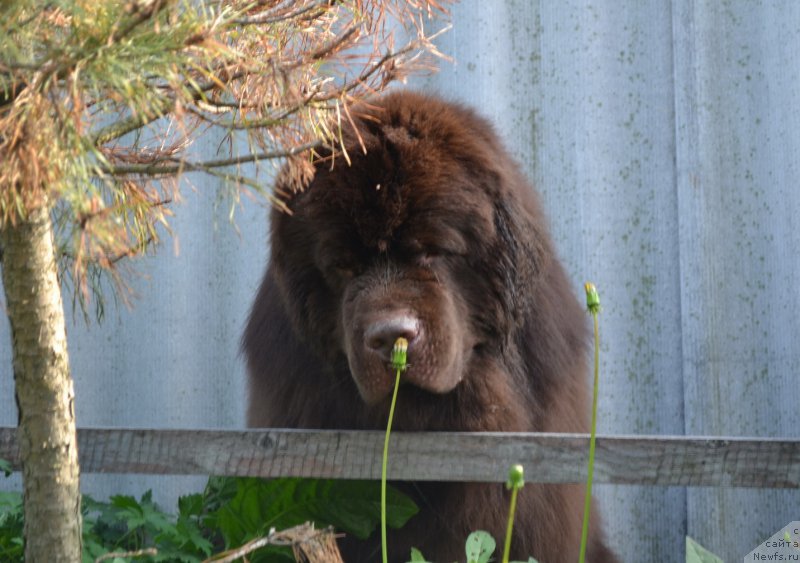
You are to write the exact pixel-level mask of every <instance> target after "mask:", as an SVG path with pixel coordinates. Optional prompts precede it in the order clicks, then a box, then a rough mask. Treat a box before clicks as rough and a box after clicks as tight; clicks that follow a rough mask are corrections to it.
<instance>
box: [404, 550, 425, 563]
mask: <svg viewBox="0 0 800 563" xmlns="http://www.w3.org/2000/svg"><path fill="white" fill-rule="evenodd" d="M409 563H428V560H427V559H425V556H423V555H422V553H421V552H420V550H418V549H417V548H416V547H412V548H411V559H410V560H409Z"/></svg>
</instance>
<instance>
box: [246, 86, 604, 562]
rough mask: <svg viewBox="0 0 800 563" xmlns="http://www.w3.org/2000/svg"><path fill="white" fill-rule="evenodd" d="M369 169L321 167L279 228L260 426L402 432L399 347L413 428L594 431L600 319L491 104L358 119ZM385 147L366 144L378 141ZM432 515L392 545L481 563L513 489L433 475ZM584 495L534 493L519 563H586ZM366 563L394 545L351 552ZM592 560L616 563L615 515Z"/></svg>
mask: <svg viewBox="0 0 800 563" xmlns="http://www.w3.org/2000/svg"><path fill="white" fill-rule="evenodd" d="M352 113H353V116H354V119H355V125H356V128H357V131H355V130H353V129H352V128H349V127H345V128H344V131H343V136H344V142H345V146H346V148H347V152H348V154H349V158H350V160H351V163H350V164H349V165H348V163H346V162H345V159H344V158H341V156H340V157H339V158H337V159H336V162H335V166H333V167H332V166H331V163H330V162H329V161H328V162H321V163H319V164H318V165H317V166H316V169H315V172H314V177H313V179H312V180H311V182H310V184H309V185H308V187H307V188H306V189H305V190H303V191H299V192H296V193H295V192H293V191H292V190H291V188H290V187H289V186H288V185H286V184H285V182H283V181H281V180H279V182H278V188H279V189H282V190H283V191H284V192H289V193H290V195H289V196H288V200H287V205H288V207H289V209H290V210H291V213H285V212H279V211H274V212H273V213H272V218H271V221H272V223H271V226H272V237H271V261H270V264H269V267H268V268H267V271H266V274H265V276H264V280H263V282H262V284H261V287H260V289H259V291H258V295H257V296H256V299H255V303H254V304H253V309H252V312H251V314H250V318H249V320H248V323H247V328H246V330H245V333H244V340H243V346H244V352H245V354H246V357H247V362H248V368H249V376H250V381H249V385H250V395H249V406H248V424H249V425H250V426H252V427H291V428H329V429H383V428H385V425H386V419H387V413H388V403H389V397H390V393H391V390H392V386H393V383H394V374H393V372H392V370H391V368H390V366H389V355H390V351H391V348H392V345H393V343H394V341H395V339H396V338H397V337H399V336H403V337H405V338H406V339H407V340H408V342H409V351H408V362H409V368H408V370H407V371H406V372H405V373H404V383H405V385H403V386H402V388H401V389H400V396H399V399H398V400H399V408H398V411H397V413H396V420H395V424H394V429H395V430H398V431H415V430H451V431H452V430H456V431H544V432H548V431H552V432H583V431H586V429H587V418H588V417H587V411H588V407H587V400H586V395H587V394H586V361H585V360H586V355H587V354H586V341H587V329H586V325H587V317H586V314H585V313H584V311H583V310H582V308H581V306H580V305H579V304H578V302H577V300H576V298H575V296H574V295H573V288H572V285H571V284H570V283H569V281H568V280H567V279H566V276H565V274H564V271H563V269H562V267H561V265H560V264H559V262H558V260H557V258H556V256H555V252H554V249H553V244H552V243H551V241H550V237H549V236H548V233H547V227H546V222H545V219H544V217H543V216H542V211H541V209H540V206H539V204H538V203H537V200H536V196H535V195H534V192H533V190H532V189H531V187H530V185H529V184H528V182H527V181H526V180H525V178H524V177H523V175H522V174H521V173H520V170H519V168H518V167H517V165H516V164H515V163H514V162H513V160H512V159H511V157H510V156H509V155H508V153H507V152H506V151H505V150H504V149H503V147H502V145H501V143H500V141H499V140H498V138H497V136H496V135H495V134H494V132H493V131H492V128H491V126H490V125H489V124H488V123H487V122H486V121H484V120H483V119H481V118H479V117H478V116H476V115H475V114H474V113H473V112H472V111H470V110H468V109H465V108H463V107H461V106H458V105H454V104H451V103H447V102H444V101H442V100H439V99H436V98H432V97H428V96H423V95H419V94H413V93H409V92H399V93H394V94H390V95H387V96H385V97H383V98H380V99H378V100H375V101H374V102H373V103H372V104H370V105H364V106H361V107H358V108H354V110H353V112H352ZM364 148H365V149H366V152H365V151H364V150H363V149H364ZM409 490H410V492H411V494H412V495H413V496H414V498H415V499H416V501H417V502H418V504H419V505H420V513H419V514H418V515H417V516H415V517H414V518H412V519H411V521H409V523H408V525H407V526H406V527H405V528H404V529H402V530H399V531H395V532H394V533H393V534H392V535H390V537H389V548H390V549H391V554H392V555H391V559H392V561H407V560H408V557H409V548H410V547H411V546H415V547H418V548H419V549H420V550H421V551H422V553H423V554H425V556H426V557H428V558H429V559H430V560H433V561H456V560H459V559H463V556H464V540H465V539H466V537H467V535H468V534H469V532H470V531H474V530H478V529H483V530H487V531H489V532H490V533H492V535H494V536H495V538H497V539H498V541H500V540H501V539H502V537H503V536H504V530H505V521H506V511H507V507H508V498H507V493H506V492H505V491H504V488H503V487H502V485H499V484H479V483H466V484H465V483H416V484H414V485H413V486H412V487H409ZM583 490H584V487H583V486H580V485H536V484H529V485H528V486H526V487H525V488H524V489H523V490H522V492H521V494H520V498H519V501H518V508H517V517H516V524H515V528H514V530H515V532H516V533H515V539H514V542H513V546H512V550H511V551H512V556H513V557H514V558H516V559H524V560H527V557H528V556H534V557H536V558H537V559H538V560H539V561H542V562H543V563H557V562H561V561H564V562H567V561H569V562H574V561H577V559H578V557H577V551H578V546H579V543H580V530H581V519H582V513H583V509H582V505H583ZM342 548H343V554H344V556H345V560H346V561H348V562H351V563H358V562H360V561H372V560H376V559H378V556H377V553H378V552H379V550H377V548H376V543H374V542H373V543H372V544H370V543H369V542H367V543H363V542H362V543H359V542H352V543H351V542H349V541H347V540H345V541H344V542H343V545H342ZM588 560H589V561H592V562H595V563H597V562H606V561H614V560H615V558H614V556H613V555H612V554H611V552H610V551H609V550H608V549H607V548H606V547H605V545H604V544H603V540H602V537H601V532H600V527H599V524H598V520H597V518H595V519H594V526H593V527H592V531H591V540H590V545H589V557H588Z"/></svg>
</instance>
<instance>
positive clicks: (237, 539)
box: [212, 478, 418, 547]
mask: <svg viewBox="0 0 800 563" xmlns="http://www.w3.org/2000/svg"><path fill="white" fill-rule="evenodd" d="M236 486H237V490H236V494H235V495H234V496H233V498H231V499H230V500H229V501H227V502H224V503H222V504H221V506H220V509H219V510H218V511H217V512H216V514H215V515H212V519H216V522H217V525H218V528H219V530H220V531H221V533H222V535H223V538H224V539H225V544H226V545H227V546H228V547H233V546H238V545H241V544H243V543H244V542H245V541H247V540H249V539H252V538H254V537H256V536H259V535H262V534H263V533H265V532H267V531H268V530H269V529H270V528H273V527H274V528H276V529H279V530H280V529H285V528H290V527H292V526H297V525H299V524H302V523H304V522H308V521H313V522H314V523H315V524H317V526H318V527H322V526H329V525H330V526H334V527H335V528H337V529H338V530H342V531H344V532H346V533H348V534H352V535H354V536H356V537H358V538H362V539H363V538H367V537H369V535H370V534H371V533H372V532H373V531H374V530H375V528H376V527H377V525H378V523H379V522H380V483H378V482H377V481H341V480H340V481H336V480H323V479H273V480H269V481H264V480H262V479H255V478H246V479H241V478H239V479H236ZM417 510H418V509H417V507H416V505H415V504H414V503H413V502H412V501H411V500H410V499H409V498H408V497H407V496H405V495H403V494H402V493H400V492H399V491H397V490H396V489H391V488H390V489H389V490H388V491H387V522H388V525H389V526H392V527H393V528H398V527H400V526H402V525H403V524H405V523H406V521H407V520H408V519H409V518H410V517H411V516H413V515H414V514H416V513H417Z"/></svg>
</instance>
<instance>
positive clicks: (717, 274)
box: [673, 1, 800, 560]
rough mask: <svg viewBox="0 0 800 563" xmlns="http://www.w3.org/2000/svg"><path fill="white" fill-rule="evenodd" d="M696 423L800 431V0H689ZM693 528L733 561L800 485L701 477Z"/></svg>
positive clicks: (739, 430) (683, 123)
mask: <svg viewBox="0 0 800 563" xmlns="http://www.w3.org/2000/svg"><path fill="white" fill-rule="evenodd" d="M673 11H674V14H675V18H674V21H675V46H676V50H675V53H676V55H675V61H676V77H678V79H677V80H676V85H677V86H678V88H676V131H677V135H678V137H677V138H678V151H677V171H678V183H677V191H678V200H679V206H678V219H679V224H680V257H681V262H680V270H681V301H682V324H683V350H684V353H683V377H684V381H685V385H686V387H685V401H686V422H685V424H686V431H687V433H690V434H733V435H754V436H781V435H784V436H786V435H788V436H796V435H797V434H798V432H799V431H800V409H798V398H799V397H800V380H798V378H797V374H798V367H800V347H798V345H797V342H798V336H800V334H799V332H800V324H799V323H798V320H797V312H798V310H800V292H798V291H797V289H796V286H795V284H794V280H796V279H797V274H798V262H797V258H796V255H795V251H794V249H795V248H797V245H798V243H799V242H800V235H798V231H797V221H798V213H799V212H800V190H798V185H797V184H798V161H799V160H800V138H799V137H798V133H797V126H798V117H797V109H798V103H797V94H798V91H800V73H799V72H798V65H797V55H798V52H800V5H799V4H797V3H795V2H764V3H750V2H727V3H718V2H689V1H680V2H675V5H674V10H673ZM687 500H688V503H687V516H688V520H689V533H690V534H692V535H693V536H695V537H698V538H705V539H706V541H705V543H706V544H707V545H708V547H709V548H711V549H714V550H716V551H718V552H719V553H721V554H723V555H725V556H726V559H730V560H733V559H734V558H736V559H738V558H741V557H742V556H743V555H744V554H746V553H747V552H749V551H750V550H751V549H753V547H754V546H755V545H756V544H757V542H759V541H761V540H763V539H765V538H767V537H769V536H770V535H771V534H773V533H774V532H775V531H776V530H778V529H779V528H780V527H782V526H784V525H785V524H786V523H788V522H789V521H791V520H793V519H795V518H796V517H797V514H798V513H800V495H799V494H797V493H796V492H795V493H788V492H786V493H781V492H776V491H726V490H690V491H689V492H688V495H687Z"/></svg>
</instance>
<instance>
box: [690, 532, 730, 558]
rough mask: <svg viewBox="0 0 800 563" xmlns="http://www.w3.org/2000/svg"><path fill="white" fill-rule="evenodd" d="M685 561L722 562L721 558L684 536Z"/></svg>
mask: <svg viewBox="0 0 800 563" xmlns="http://www.w3.org/2000/svg"><path fill="white" fill-rule="evenodd" d="M686 563H723V562H722V559H720V558H719V557H717V556H716V555H714V554H713V553H711V552H710V551H708V550H707V549H706V548H704V547H703V546H702V545H700V544H699V543H697V542H696V541H695V540H693V539H692V538H690V537H689V536H686Z"/></svg>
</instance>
